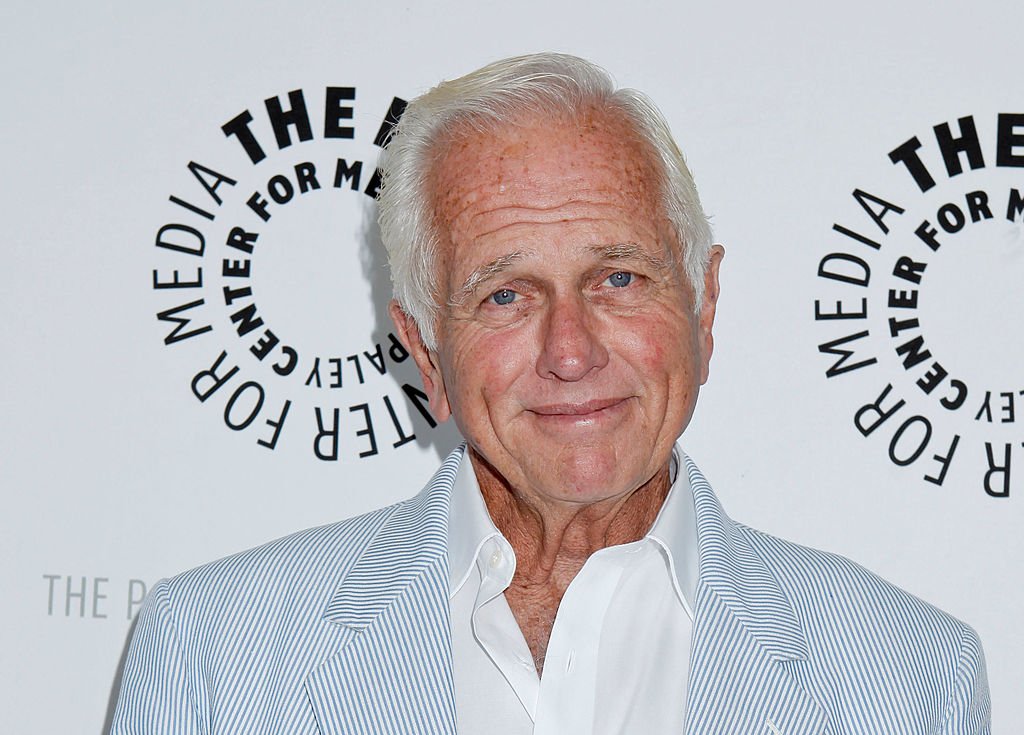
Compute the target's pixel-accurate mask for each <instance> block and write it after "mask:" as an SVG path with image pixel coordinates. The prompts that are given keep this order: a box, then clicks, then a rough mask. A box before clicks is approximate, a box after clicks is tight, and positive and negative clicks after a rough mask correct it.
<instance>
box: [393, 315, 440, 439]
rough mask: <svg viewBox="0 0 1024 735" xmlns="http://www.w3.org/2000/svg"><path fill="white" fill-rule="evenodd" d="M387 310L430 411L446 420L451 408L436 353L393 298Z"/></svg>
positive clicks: (412, 320) (435, 416)
mask: <svg viewBox="0 0 1024 735" xmlns="http://www.w3.org/2000/svg"><path fill="white" fill-rule="evenodd" d="M388 312H389V313H390V314H391V321H393V322H394V323H395V329H396V330H397V331H398V339H399V340H400V341H401V342H402V346H403V347H405V349H406V350H407V351H408V352H409V354H410V355H412V359H413V360H414V361H415V362H416V367H418V368H419V370H420V378H421V379H422V380H423V389H424V390H425V391H426V392H427V398H428V399H429V400H430V412H431V413H433V414H434V418H436V419H437V420H438V421H439V422H441V421H447V420H448V417H449V416H451V415H452V409H451V406H449V405H448V393H447V391H446V389H445V386H444V377H443V376H442V375H441V369H440V367H438V360H437V353H436V352H434V351H433V350H430V349H428V348H427V346H426V345H425V344H424V343H423V337H422V336H421V335H420V328H419V327H418V326H416V322H415V320H414V319H413V318H412V317H411V316H409V315H408V314H406V313H405V310H404V309H403V308H402V307H401V305H400V304H399V303H398V302H397V301H396V300H395V299H392V300H391V303H390V304H388Z"/></svg>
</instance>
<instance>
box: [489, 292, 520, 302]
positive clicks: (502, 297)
mask: <svg viewBox="0 0 1024 735" xmlns="http://www.w3.org/2000/svg"><path fill="white" fill-rule="evenodd" d="M516 295H517V294H516V292H515V291H513V290H511V289H508V288H503V289H501V290H500V291H495V292H494V293H492V294H491V301H493V302H494V303H496V304H497V305H498V306H505V305H507V304H511V303H512V302H513V301H515V300H516Z"/></svg>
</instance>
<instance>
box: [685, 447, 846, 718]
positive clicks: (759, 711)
mask: <svg viewBox="0 0 1024 735" xmlns="http://www.w3.org/2000/svg"><path fill="white" fill-rule="evenodd" d="M684 459H685V465H686V470H687V472H688V474H689V479H690V486H691V488H692V489H693V494H694V504H695V508H696V514H697V544H698V556H699V569H700V576H699V581H698V584H697V599H696V601H695V605H694V608H695V609H694V617H695V619H694V630H693V647H692V651H691V659H690V682H689V695H688V698H687V715H686V723H687V724H686V732H687V733H689V734H690V735H698V734H703V733H709V732H714V733H723V734H724V733H742V734H743V735H753V734H755V733H765V734H766V735H779V734H780V733H781V734H783V735H812V734H815V733H821V732H822V731H823V730H824V728H825V727H826V725H827V714H826V712H825V711H824V710H823V709H822V708H821V707H820V706H819V705H818V704H817V702H816V701H815V700H814V699H813V698H812V697H811V696H810V695H809V694H808V693H807V691H806V690H805V689H804V687H803V686H802V685H801V683H800V681H799V679H798V678H797V677H796V676H795V675H794V672H795V670H796V668H797V667H799V666H801V663H800V662H802V661H805V660H806V659H807V657H808V651H807V644H806V641H805V639H804V636H803V633H802V631H801V628H800V623H799V620H798V619H797V617H796V613H795V612H794V611H793V608H792V606H791V605H790V603H789V600H788V599H787V598H786V597H785V595H784V594H783V592H782V590H780V589H779V586H778V583H777V582H776V581H775V577H774V576H773V575H772V574H771V572H770V570H768V569H767V568H766V567H765V565H764V563H763V562H762V561H761V559H760V557H758V556H757V554H756V553H755V551H754V550H753V548H751V546H750V543H749V542H748V540H747V539H746V537H745V536H744V535H743V533H742V532H741V531H740V529H739V528H738V527H737V525H736V524H735V523H734V522H733V521H732V520H731V519H730V518H729V517H728V516H726V515H725V512H724V511H723V510H722V507H721V505H719V503H718V499H717V498H716V497H715V495H714V493H713V492H712V490H711V486H710V485H709V484H708V482H707V480H705V479H704V476H703V475H702V474H701V473H700V470H698V469H697V467H696V465H694V464H693V462H692V461H691V460H690V458H689V457H684Z"/></svg>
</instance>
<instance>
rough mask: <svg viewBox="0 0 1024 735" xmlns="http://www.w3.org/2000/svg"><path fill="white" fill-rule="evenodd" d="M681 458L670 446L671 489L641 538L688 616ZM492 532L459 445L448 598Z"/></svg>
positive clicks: (691, 522)
mask: <svg viewBox="0 0 1024 735" xmlns="http://www.w3.org/2000/svg"><path fill="white" fill-rule="evenodd" d="M681 456H682V451H681V450H680V449H679V446H678V445H676V446H675V447H673V449H672V460H671V467H670V471H671V476H672V487H671V488H669V492H668V496H667V497H666V498H665V502H664V503H663V504H662V506H661V510H659V511H658V517H657V518H655V520H654V524H653V525H652V526H651V530H650V531H648V532H647V534H646V536H645V538H647V539H651V540H653V541H654V542H655V543H657V544H658V545H659V546H660V547H661V548H662V550H663V551H664V553H665V556H666V558H667V561H668V564H669V568H670V569H671V570H672V579H673V583H674V584H675V587H676V593H677V594H678V595H679V597H680V599H681V600H682V603H683V605H684V606H685V607H686V610H687V612H688V613H690V616H691V618H692V616H693V601H694V597H695V595H696V590H697V570H698V565H697V516H696V511H695V510H694V504H693V492H692V491H691V489H690V483H689V480H688V479H687V475H686V473H685V472H682V471H680V470H681V464H682V462H681V460H680V457H681ZM495 536H497V537H501V532H500V531H498V529H497V527H496V526H495V525H494V521H492V520H491V516H490V514H489V513H488V512H487V506H486V504H485V503H484V499H483V496H482V495H481V494H480V485H479V484H478V483H477V479H476V472H475V471H474V470H473V463H472V461H470V458H469V450H468V449H466V448H463V455H462V461H461V462H459V469H458V471H457V472H456V473H455V483H454V485H453V486H452V498H451V505H450V510H449V515H448V569H449V576H448V594H449V597H453V596H454V595H455V593H456V592H458V591H459V589H461V587H462V586H463V585H464V584H465V583H466V580H467V579H469V575H470V573H471V572H472V570H473V565H474V564H475V563H476V561H477V556H479V554H480V549H481V548H482V547H483V545H484V544H485V543H486V542H487V540H488V539H490V538H493V537H495Z"/></svg>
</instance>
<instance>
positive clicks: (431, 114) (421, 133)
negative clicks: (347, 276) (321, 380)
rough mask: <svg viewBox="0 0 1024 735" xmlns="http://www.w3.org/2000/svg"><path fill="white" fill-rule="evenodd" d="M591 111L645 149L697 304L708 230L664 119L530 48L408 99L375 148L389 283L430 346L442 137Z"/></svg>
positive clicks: (570, 59) (589, 74) (594, 71)
mask: <svg viewBox="0 0 1024 735" xmlns="http://www.w3.org/2000/svg"><path fill="white" fill-rule="evenodd" d="M595 109H596V110H597V111H599V112H601V111H603V112H607V113H611V114H612V115H618V116H620V117H621V118H622V119H623V120H624V121H625V122H626V123H627V124H628V125H630V127H632V128H633V130H634V132H635V134H636V135H637V137H638V138H639V140H640V141H641V143H642V144H644V145H647V146H650V149H651V151H652V153H653V154H654V155H653V156H652V158H653V161H652V162H653V163H654V164H655V166H656V168H657V169H658V170H659V171H660V174H661V178H662V180H661V181H659V182H657V184H658V185H659V188H660V190H661V199H662V207H663V209H664V213H665V215H666V217H667V218H668V220H669V222H670V223H671V225H672V227H673V229H674V230H675V235H676V237H677V239H678V241H679V243H678V244H679V253H680V255H681V257H682V260H683V270H684V273H685V276H686V279H687V280H688V282H689V284H690V286H691V287H692V289H693V295H694V308H695V310H699V309H700V305H701V302H702V297H703V292H704V272H705V269H706V268H707V264H708V258H709V253H710V249H711V244H712V235H711V227H710V225H709V224H708V219H707V217H706V216H705V214H704V210H703V209H702V208H701V204H700V198H699V197H698V196H697V188H696V186H695V185H694V183H693V177H692V176H691V175H690V171H689V169H687V167H686V162H685V161H684V159H683V154H682V153H681V152H680V150H679V147H678V146H677V145H676V143H675V141H674V140H673V139H672V133H671V132H670V131H669V128H668V124H667V123H666V122H665V119H664V117H662V115H661V113H660V112H659V111H658V109H657V108H656V107H655V106H654V104H653V103H652V102H651V101H650V100H649V99H648V98H647V97H646V96H645V95H644V94H643V93H641V92H638V91H636V90H634V89H616V88H615V83H614V81H613V80H612V78H611V76H610V75H609V74H608V72H606V71H605V70H604V69H602V68H601V67H599V66H597V65H596V64H592V63H591V62H589V61H586V60H584V59H581V58H578V57H576V56H569V55H566V54H555V53H542V54H532V55H529V56H519V57H515V58H510V59H503V60H501V61H496V62H494V63H492V64H488V65H487V66H485V67H483V68H481V69H478V70H477V71H474V72H471V73H470V74H467V75H466V76H464V77H460V78H459V79H453V80H451V81H445V82H442V83H441V84H439V85H437V86H436V87H434V88H433V89H431V90H430V91H428V92H426V93H425V94H423V95H421V96H420V97H417V98H416V99H414V100H412V101H411V102H410V103H409V105H408V106H407V107H406V109H405V112H404V113H403V114H402V117H401V120H400V121H399V123H398V125H397V126H396V127H395V130H394V132H393V134H392V137H391V140H390V141H389V142H388V144H387V146H386V148H385V150H384V152H383V153H382V155H381V158H380V162H379V166H380V169H381V175H382V177H383V183H382V186H381V191H380V197H379V202H380V214H379V220H380V231H381V239H382V241H383V243H384V247H385V248H386V249H387V253H388V262H389V264H390V267H391V282H392V284H393V286H394V291H395V298H396V299H397V300H398V303H399V305H400V306H401V307H402V309H403V310H404V311H405V312H406V314H408V315H409V316H410V317H412V319H413V320H414V321H415V322H416V325H417V326H418V328H419V330H420V335H421V337H422V338H423V342H424V343H425V344H426V345H427V347H429V348H435V347H436V329H435V327H436V322H437V317H438V310H439V304H440V303H441V302H442V301H443V298H444V296H443V294H441V293H440V289H439V286H438V276H439V273H438V272H437V271H438V268H437V265H436V263H437V253H438V247H439V242H440V238H439V235H438V232H437V227H436V224H435V217H434V211H433V207H434V196H433V192H431V191H429V187H430V176H431V173H432V169H433V166H434V165H435V164H436V162H437V160H438V159H439V158H440V156H441V155H443V153H444V152H445V150H446V144H447V143H448V142H449V141H450V140H451V139H452V137H454V136H455V135H456V134H458V133H461V132H464V131H466V130H471V131H473V130H476V131H493V130H495V129H497V128H500V127H501V126H505V125H509V124H513V123H514V122H516V121H519V120H524V119H528V120H533V119H536V118H537V117H540V116H546V117H551V116H555V117H558V118H561V119H564V118H566V117H568V118H569V119H574V118H579V117H582V116H583V115H584V114H585V113H586V112H588V111H593V110H595Z"/></svg>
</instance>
